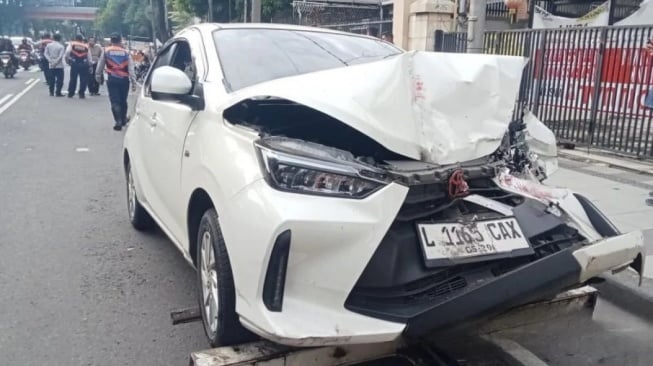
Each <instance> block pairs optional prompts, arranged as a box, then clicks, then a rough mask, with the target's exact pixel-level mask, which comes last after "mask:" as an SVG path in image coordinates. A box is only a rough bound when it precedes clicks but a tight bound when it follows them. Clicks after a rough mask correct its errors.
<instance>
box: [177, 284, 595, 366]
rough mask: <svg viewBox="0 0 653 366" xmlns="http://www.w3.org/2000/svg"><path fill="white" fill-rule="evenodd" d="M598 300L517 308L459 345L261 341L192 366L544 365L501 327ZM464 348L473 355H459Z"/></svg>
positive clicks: (214, 352) (567, 297)
mask: <svg viewBox="0 0 653 366" xmlns="http://www.w3.org/2000/svg"><path fill="white" fill-rule="evenodd" d="M597 298H598V291H597V290H596V289H595V288H593V287H591V286H585V287H581V288H578V289H574V290H570V291H567V292H564V293H561V294H560V295H558V296H557V297H555V298H554V299H552V300H550V301H542V302H537V303H533V304H529V305H525V306H522V307H519V308H515V309H513V310H511V311H508V312H506V313H504V314H502V315H499V316H497V317H495V318H492V319H490V320H487V321H485V322H484V323H483V325H482V326H480V327H479V328H477V329H476V331H475V332H474V334H471V335H467V336H466V337H461V338H460V339H459V340H458V341H457V342H456V343H455V344H457V347H456V346H451V345H449V344H447V345H446V346H445V345H443V344H444V343H442V342H441V338H440V337H441V335H438V337H436V338H433V339H430V338H428V339H419V340H405V339H398V340H396V341H394V342H388V343H375V344H361V345H347V346H334V347H319V348H291V347H286V346H281V345H277V344H273V343H271V342H268V341H259V342H253V343H248V344H244V345H239V346H234V347H221V348H214V349H209V350H205V351H199V352H194V353H192V354H191V355H190V366H346V365H352V366H353V365H358V366H402V365H411V366H422V365H424V366H425V365H429V366H439V365H442V366H445V365H446V366H462V365H464V366H518V365H523V366H546V365H547V364H546V363H545V362H544V361H542V360H540V359H539V358H537V357H536V356H535V355H533V354H532V353H531V352H529V351H528V350H527V349H525V348H523V347H521V346H520V345H519V344H518V343H516V342H514V341H512V340H509V339H504V338H502V337H501V336H500V333H501V331H503V330H509V329H514V328H518V327H522V326H526V325H533V324H537V323H542V322H547V321H551V320H553V319H556V318H559V317H562V316H566V315H570V314H574V313H577V312H581V311H587V312H593V310H594V305H595V304H596V300H597ZM197 314H198V313H197V312H196V311H195V309H185V310H182V311H179V312H175V313H173V322H176V323H180V322H187V321H188V320H194V319H196V318H197ZM184 316H187V317H188V319H186V318H185V317H184ZM438 338H439V339H440V340H439V339H438ZM450 347H451V348H450ZM465 352H467V353H469V354H470V357H461V354H464V353H465Z"/></svg>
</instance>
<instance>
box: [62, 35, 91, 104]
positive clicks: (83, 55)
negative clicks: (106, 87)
mask: <svg viewBox="0 0 653 366" xmlns="http://www.w3.org/2000/svg"><path fill="white" fill-rule="evenodd" d="M65 58H66V60H67V61H68V64H69V65H70V81H69V82H68V98H72V97H73V96H75V89H77V79H79V91H78V94H79V99H84V98H86V86H87V85H88V76H89V75H90V73H91V71H90V70H91V68H92V67H93V66H92V65H93V60H92V58H91V52H90V50H89V48H88V46H87V45H86V44H85V43H84V37H82V35H81V34H78V35H76V36H75V40H74V41H72V42H70V44H69V45H68V49H66V54H65Z"/></svg>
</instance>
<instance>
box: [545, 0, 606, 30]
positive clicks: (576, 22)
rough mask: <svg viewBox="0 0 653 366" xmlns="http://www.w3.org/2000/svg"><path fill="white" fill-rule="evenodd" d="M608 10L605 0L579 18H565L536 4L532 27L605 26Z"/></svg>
mask: <svg viewBox="0 0 653 366" xmlns="http://www.w3.org/2000/svg"><path fill="white" fill-rule="evenodd" d="M608 10H609V5H608V2H605V3H603V4H601V5H600V6H598V7H596V8H595V9H594V10H592V11H590V12H589V13H587V14H585V15H583V16H582V17H580V18H566V17H559V16H556V15H553V14H551V13H549V12H548V11H546V10H544V9H542V8H541V7H539V6H536V7H535V13H534V14H533V29H551V28H573V27H600V26H605V25H608V17H609V11H608Z"/></svg>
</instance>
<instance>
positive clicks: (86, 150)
mask: <svg viewBox="0 0 653 366" xmlns="http://www.w3.org/2000/svg"><path fill="white" fill-rule="evenodd" d="M75 151H77V152H88V151H89V148H88V147H78V148H76V149H75Z"/></svg>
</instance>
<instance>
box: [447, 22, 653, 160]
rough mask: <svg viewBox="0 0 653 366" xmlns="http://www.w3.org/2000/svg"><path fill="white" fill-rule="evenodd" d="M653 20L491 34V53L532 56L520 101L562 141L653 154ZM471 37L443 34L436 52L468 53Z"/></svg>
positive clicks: (488, 39)
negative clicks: (652, 96) (650, 98)
mask: <svg viewBox="0 0 653 366" xmlns="http://www.w3.org/2000/svg"><path fill="white" fill-rule="evenodd" d="M652 36H653V26H642V27H598V28H571V29H540V30H515V31H503V32H486V34H485V43H484V47H485V49H484V51H485V53H490V54H500V55H517V56H525V57H528V59H529V62H528V64H527V66H526V68H525V72H524V78H523V80H522V88H521V91H520V95H519V101H518V105H520V106H524V107H526V108H528V109H530V110H531V111H533V113H535V114H536V115H537V116H538V117H539V118H540V119H541V120H542V121H543V122H544V123H546V124H547V125H548V126H549V127H550V128H551V129H552V130H553V131H554V132H555V133H556V135H557V136H558V138H559V139H560V140H562V141H572V142H576V143H580V144H587V145H591V146H596V147H599V148H604V149H609V150H613V151H617V152H621V153H626V154H631V155H635V156H638V157H642V158H648V159H651V158H653V129H652V128H651V124H652V122H653V113H652V111H651V110H650V109H648V108H646V107H645V106H644V105H643V102H644V98H645V96H646V94H647V92H648V91H649V89H651V88H653V56H651V55H650V54H649V53H648V52H647V51H646V49H645V46H646V43H647V41H648V40H649V39H650V38H651V37H652ZM465 43H466V35H465V34H464V33H454V34H447V35H439V38H438V34H436V50H440V51H445V52H465V49H466V45H465Z"/></svg>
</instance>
